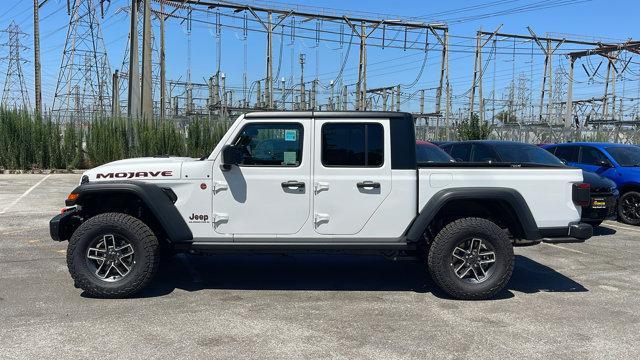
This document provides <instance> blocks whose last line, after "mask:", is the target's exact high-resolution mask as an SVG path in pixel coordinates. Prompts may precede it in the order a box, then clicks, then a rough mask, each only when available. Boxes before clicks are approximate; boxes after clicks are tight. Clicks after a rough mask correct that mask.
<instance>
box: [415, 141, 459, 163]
mask: <svg viewBox="0 0 640 360" xmlns="http://www.w3.org/2000/svg"><path fill="white" fill-rule="evenodd" d="M416 160H417V162H418V163H434V162H435V163H448V162H453V158H452V157H451V156H449V154H447V153H446V152H445V151H444V150H442V149H440V148H438V147H435V146H429V145H421V144H418V145H416Z"/></svg>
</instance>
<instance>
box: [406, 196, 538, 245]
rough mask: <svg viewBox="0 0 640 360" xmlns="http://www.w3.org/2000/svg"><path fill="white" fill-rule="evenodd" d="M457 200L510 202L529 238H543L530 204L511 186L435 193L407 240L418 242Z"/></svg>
mask: <svg viewBox="0 0 640 360" xmlns="http://www.w3.org/2000/svg"><path fill="white" fill-rule="evenodd" d="M455 200H479V201H483V200H500V201H505V202H506V203H508V204H509V205H510V206H511V207H512V208H513V209H514V211H515V215H516V218H517V219H518V221H519V222H520V226H521V227H522V230H523V231H524V235H525V238H526V239H527V240H538V239H540V238H541V236H540V230H539V229H538V226H537V224H536V221H535V219H534V217H533V215H532V214H531V210H530V209H529V205H527V202H526V200H525V199H524V198H523V197H522V195H521V194H520V193H519V192H518V191H516V190H514V189H510V188H492V187H481V188H450V189H444V190H440V191H438V192H437V193H435V194H434V195H433V196H432V197H431V199H429V201H427V203H426V204H425V205H424V207H423V208H422V211H420V213H419V214H418V216H417V217H416V219H415V220H414V221H413V223H412V224H411V225H410V226H409V228H408V229H407V232H406V236H405V238H406V239H407V242H416V241H419V240H420V239H421V238H422V234H423V233H424V231H425V229H426V228H427V226H428V225H429V224H430V223H431V222H432V221H433V220H434V219H435V217H436V216H437V215H438V212H439V211H440V210H441V209H442V208H443V207H444V206H445V205H446V204H447V203H449V202H451V201H455Z"/></svg>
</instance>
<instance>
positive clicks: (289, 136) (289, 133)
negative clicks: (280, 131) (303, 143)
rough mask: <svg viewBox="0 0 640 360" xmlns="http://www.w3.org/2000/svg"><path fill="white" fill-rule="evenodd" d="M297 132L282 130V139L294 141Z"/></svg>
mask: <svg viewBox="0 0 640 360" xmlns="http://www.w3.org/2000/svg"><path fill="white" fill-rule="evenodd" d="M297 135H298V133H297V132H296V131H295V130H285V131H284V141H296V138H297Z"/></svg>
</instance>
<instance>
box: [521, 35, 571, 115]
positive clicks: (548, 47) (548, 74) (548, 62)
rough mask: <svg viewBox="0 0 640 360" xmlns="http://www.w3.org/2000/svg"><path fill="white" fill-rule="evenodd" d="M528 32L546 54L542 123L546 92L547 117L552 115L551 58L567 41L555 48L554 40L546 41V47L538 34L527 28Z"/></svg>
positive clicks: (542, 88)
mask: <svg viewBox="0 0 640 360" xmlns="http://www.w3.org/2000/svg"><path fill="white" fill-rule="evenodd" d="M527 30H529V33H530V34H531V37H532V38H533V40H534V41H535V42H536V44H538V46H539V47H540V49H541V50H542V52H543V53H544V75H543V76H542V86H541V87H540V89H541V94H540V115H539V119H540V121H542V114H543V110H544V93H545V91H548V96H549V101H548V102H549V104H547V115H550V113H549V111H550V109H551V108H550V106H551V102H552V100H551V94H552V90H553V87H552V86H553V85H552V80H553V73H552V72H551V71H552V69H551V63H552V59H551V56H552V55H553V53H554V52H555V51H556V50H558V48H559V47H560V46H561V45H562V44H564V42H565V40H564V39H562V40H561V41H559V42H558V44H556V46H555V48H553V49H552V48H551V42H552V39H545V40H546V42H547V44H546V46H545V45H543V44H542V42H541V39H540V38H538V36H537V35H536V33H534V32H533V30H532V29H531V28H530V27H528V26H527ZM547 77H548V78H549V83H548V84H546V82H547ZM546 85H548V86H549V88H548V90H547V89H545V86H546Z"/></svg>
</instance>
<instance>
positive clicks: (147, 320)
mask: <svg viewBox="0 0 640 360" xmlns="http://www.w3.org/2000/svg"><path fill="white" fill-rule="evenodd" d="M79 178H80V175H77V174H75V175H74V174H66V175H63V174H53V175H0V319H1V323H0V358H9V359H13V358H19V359H23V358H78V357H81V358H98V357H100V358H113V357H126V358H150V357H162V358H169V357H171V358H198V357H207V358H243V359H245V358H331V359H335V358H343V359H353V358H381V359H395V358H419V359H424V358H432V357H433V358H471V357H474V358H475V357H477V358H497V357H500V358H515V357H520V358H527V359H530V358H545V359H547V358H560V359H563V358H566V359H575V358H581V359H589V358H593V359H605V358H610V359H620V358H639V357H640V345H638V344H639V343H640V342H639V340H640V271H639V270H640V261H639V258H640V228H634V227H631V226H628V225H623V224H619V223H616V222H606V223H605V224H604V226H603V227H600V228H599V229H598V231H597V236H595V237H593V238H592V239H590V240H589V241H588V242H586V243H583V244H541V245H538V246H534V247H528V248H518V249H516V254H517V259H516V268H515V271H514V275H513V278H512V280H511V282H510V283H509V285H508V286H507V290H505V291H503V292H502V293H501V294H500V295H499V296H498V298H497V299H495V300H490V301H481V302H466V301H455V300H451V299H447V298H446V297H445V296H444V295H443V294H442V293H441V292H440V291H438V290H437V289H435V286H434V285H433V283H432V282H431V280H430V279H429V278H428V276H427V275H426V273H425V271H424V269H423V268H422V266H421V265H420V264H417V263H414V262H391V261H387V260H385V259H383V258H381V257H375V256H355V255H311V254H298V255H251V254H247V255H237V254H235V255H234V254H229V255H216V256H192V255H179V256H176V257H175V258H174V259H171V260H170V262H168V263H166V264H163V266H162V269H161V271H160V273H159V275H158V276H157V277H156V279H155V280H154V282H153V283H152V285H151V287H150V288H149V289H148V290H146V291H145V292H143V293H142V294H140V296H139V297H137V298H134V299H121V300H103V299H92V298H88V297H86V296H83V294H82V292H81V291H80V290H78V289H76V288H74V287H73V283H72V281H71V279H70V277H69V274H68V272H67V268H66V263H65V249H66V242H63V243H57V242H54V241H52V240H51V239H50V238H49V234H48V221H49V219H50V218H51V217H52V216H53V215H54V214H56V213H57V212H58V211H59V208H60V207H61V206H62V205H63V200H64V198H65V197H66V195H67V193H68V192H69V191H70V190H72V189H73V187H74V186H75V184H77V183H78V181H79Z"/></svg>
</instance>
